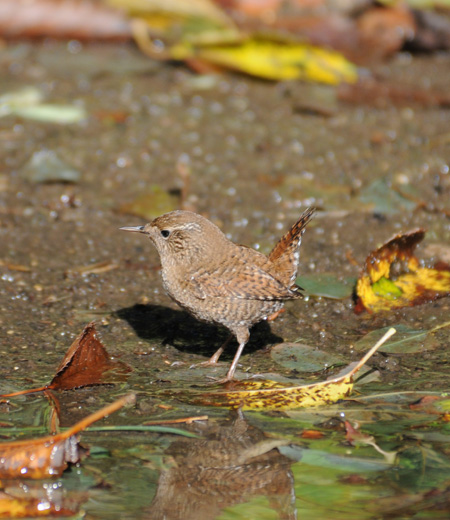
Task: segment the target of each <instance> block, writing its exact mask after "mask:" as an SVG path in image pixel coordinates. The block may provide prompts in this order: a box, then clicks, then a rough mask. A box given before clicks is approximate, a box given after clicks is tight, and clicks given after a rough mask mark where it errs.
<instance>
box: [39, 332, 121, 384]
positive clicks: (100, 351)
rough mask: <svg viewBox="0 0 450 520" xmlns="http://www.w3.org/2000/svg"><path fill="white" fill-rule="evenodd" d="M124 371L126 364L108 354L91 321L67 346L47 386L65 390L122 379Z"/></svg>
mask: <svg viewBox="0 0 450 520" xmlns="http://www.w3.org/2000/svg"><path fill="white" fill-rule="evenodd" d="M108 372H109V373H110V376H109V377H108V374H107V373H108ZM128 372H130V367H128V366H127V365H125V363H122V362H121V361H114V360H113V359H112V358H111V357H110V356H109V354H108V352H107V351H106V349H105V346H104V345H103V343H102V342H101V341H100V340H99V338H98V336H97V331H96V330H95V322H91V323H89V325H86V327H85V328H84V330H83V332H82V333H81V334H80V335H79V336H78V337H77V338H76V339H75V341H74V342H73V343H72V345H71V346H70V348H69V350H68V352H67V354H66V355H65V356H64V359H63V360H62V362H61V364H60V365H59V367H58V369H57V370H56V375H55V377H54V378H53V379H52V382H51V383H50V385H49V388H50V389H52V390H69V389H72V388H80V387H83V386H88V385H97V384H103V383H106V382H111V379H112V380H122V381H123V380H124V379H126V378H127V374H128Z"/></svg>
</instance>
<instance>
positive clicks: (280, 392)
mask: <svg viewBox="0 0 450 520" xmlns="http://www.w3.org/2000/svg"><path fill="white" fill-rule="evenodd" d="M393 334H395V329H392V328H391V329H389V330H388V331H387V332H386V334H385V335H384V336H383V337H382V338H381V339H380V340H379V341H378V342H377V344H376V345H374V346H373V347H372V348H371V349H370V351H369V352H367V354H366V355H365V356H364V357H363V358H362V359H361V360H360V361H359V363H358V364H357V365H356V366H355V367H354V368H353V369H352V370H351V371H349V372H348V373H346V374H344V375H342V376H340V377H336V378H334V379H330V380H328V381H322V382H320V383H314V384H311V385H301V386H293V387H285V386H284V385H282V384H280V383H277V382H275V381H241V382H239V383H237V385H238V389H237V390H230V391H226V390H225V391H217V392H210V393H207V394H203V395H202V396H201V398H200V399H199V401H200V402H201V403H202V404H207V405H213V406H227V407H230V408H242V409H243V410H256V409H264V410H288V409H292V408H306V407H314V406H322V405H326V404H332V403H335V402H336V401H339V400H340V399H343V398H344V397H347V396H348V395H350V393H351V391H352V389H353V382H354V376H355V374H356V373H357V372H358V371H359V369H360V368H361V367H362V366H363V365H364V363H366V361H367V360H368V359H369V358H370V357H371V356H372V355H373V354H374V353H375V352H376V351H377V349H378V348H379V347H380V346H381V345H382V344H383V343H385V342H386V341H387V340H388V339H389V338H390V337H391V336H392V335H393Z"/></svg>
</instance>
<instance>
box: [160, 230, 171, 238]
mask: <svg viewBox="0 0 450 520" xmlns="http://www.w3.org/2000/svg"><path fill="white" fill-rule="evenodd" d="M161 235H162V236H163V238H168V236H169V235H170V231H169V230H168V229H162V230H161Z"/></svg>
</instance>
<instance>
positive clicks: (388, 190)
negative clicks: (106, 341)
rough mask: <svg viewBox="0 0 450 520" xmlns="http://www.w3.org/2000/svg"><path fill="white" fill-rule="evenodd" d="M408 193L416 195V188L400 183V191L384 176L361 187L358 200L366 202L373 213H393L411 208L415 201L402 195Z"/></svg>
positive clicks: (413, 206)
mask: <svg viewBox="0 0 450 520" xmlns="http://www.w3.org/2000/svg"><path fill="white" fill-rule="evenodd" d="M402 193H403V194H406V193H409V194H411V195H415V196H416V197H418V195H419V194H418V193H417V190H416V189H415V188H414V187H413V186H411V185H409V184H406V185H402V191H401V192H399V191H397V190H395V189H393V186H392V181H391V180H390V179H388V178H386V177H383V178H381V179H376V180H374V181H373V182H372V183H370V184H369V185H368V186H366V187H365V188H363V189H362V190H361V192H360V194H359V200H360V201H361V202H362V203H364V204H367V205H368V206H369V207H370V210H371V211H373V212H375V213H382V214H393V213H399V212H401V211H408V210H413V209H414V208H415V207H416V205H417V204H416V202H414V201H412V200H410V199H408V198H406V197H404V196H403V195H402Z"/></svg>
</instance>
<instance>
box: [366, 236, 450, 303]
mask: <svg viewBox="0 0 450 520" xmlns="http://www.w3.org/2000/svg"><path fill="white" fill-rule="evenodd" d="M424 234H425V233H424V231H423V230H416V231H413V232H410V233H405V234H404V235H397V236H396V237H394V238H393V239H391V240H389V241H388V242H386V244H384V245H383V246H381V247H380V248H379V249H377V250H376V251H373V252H372V253H371V254H370V255H369V256H368V257H367V260H366V263H365V266H364V271H363V272H362V274H361V276H360V277H359V280H358V283H357V286H356V291H357V295H358V298H359V301H360V303H361V304H362V306H363V307H364V308H366V309H368V310H370V311H372V312H379V311H386V310H390V309H397V308H400V307H407V306H412V305H419V304H421V303H425V302H428V301H432V300H435V299H437V298H441V297H443V296H447V295H448V294H450V271H448V270H444V269H432V268H427V267H420V264H419V261H418V260H417V258H416V257H415V256H413V253H412V251H413V249H414V248H415V246H416V245H417V244H418V243H419V242H420V241H421V240H422V239H423V237H424ZM399 262H400V263H401V264H402V273H401V274H399V275H398V276H395V277H391V271H392V266H393V265H394V264H395V263H399Z"/></svg>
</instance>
